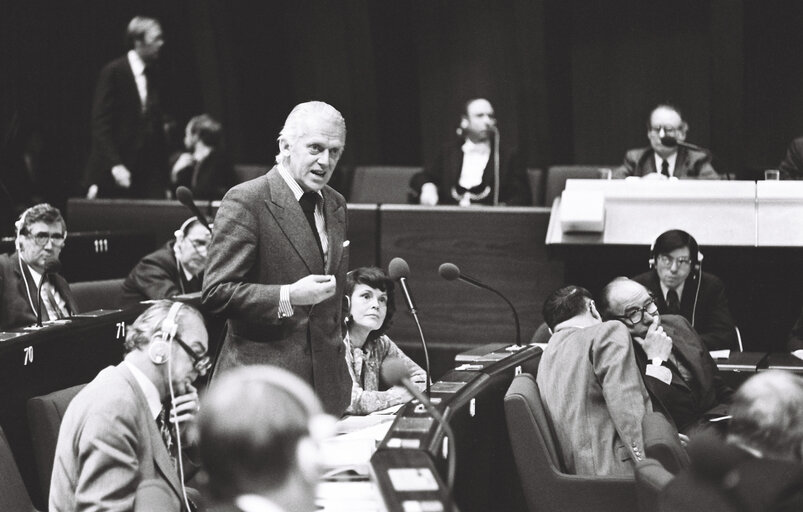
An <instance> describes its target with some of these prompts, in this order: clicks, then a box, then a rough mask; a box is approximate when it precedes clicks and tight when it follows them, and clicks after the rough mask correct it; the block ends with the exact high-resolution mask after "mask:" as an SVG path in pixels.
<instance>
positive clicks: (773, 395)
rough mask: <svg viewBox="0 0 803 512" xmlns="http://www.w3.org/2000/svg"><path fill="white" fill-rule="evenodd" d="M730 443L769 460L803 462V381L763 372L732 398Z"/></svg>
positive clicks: (789, 375)
mask: <svg viewBox="0 0 803 512" xmlns="http://www.w3.org/2000/svg"><path fill="white" fill-rule="evenodd" d="M730 413H731V415H732V416H733V418H732V419H731V420H730V424H729V425H728V442H730V443H733V444H736V445H738V446H741V447H742V448H744V449H746V450H747V451H749V452H751V453H753V454H755V455H758V456H761V457H765V458H768V459H781V460H790V461H793V462H798V463H803V378H801V377H800V376H798V375H794V374H792V373H789V372H784V371H780V370H777V371H768V372H761V373H759V374H757V375H755V376H754V377H751V378H750V379H748V380H747V381H746V382H745V383H744V384H742V386H741V387H740V388H739V389H738V391H737V392H736V394H734V395H733V402H732V403H731V406H730Z"/></svg>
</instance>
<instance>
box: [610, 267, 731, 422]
mask: <svg viewBox="0 0 803 512" xmlns="http://www.w3.org/2000/svg"><path fill="white" fill-rule="evenodd" d="M600 309H601V312H602V315H603V317H604V318H606V319H607V320H618V321H619V322H621V323H622V324H624V325H625V326H626V327H627V330H628V331H629V332H630V336H631V338H632V344H633V347H634V349H635V355H636V363H637V364H638V368H639V370H640V371H641V374H642V376H643V378H644V383H645V384H646V386H647V389H648V390H649V392H650V397H651V398H652V403H653V405H654V406H655V408H656V410H657V411H661V412H663V413H664V414H665V415H666V416H667V418H669V419H670V420H672V421H673V422H674V423H675V426H676V427H677V429H678V432H680V433H681V434H686V435H690V434H693V433H695V432H696V431H697V430H698V429H700V428H702V427H705V426H707V425H708V420H709V419H711V418H714V417H718V416H722V415H724V414H726V413H727V403H728V402H729V401H730V397H731V393H732V391H731V389H730V388H729V387H728V386H727V385H726V384H725V383H724V382H723V380H722V377H720V375H719V370H718V369H717V365H716V364H715V363H714V360H713V359H711V355H710V354H709V353H708V349H707V348H706V347H705V345H704V344H703V342H702V340H701V339H700V336H698V335H697V333H696V332H695V331H694V329H693V328H692V326H691V324H690V323H689V321H688V320H686V319H685V318H683V317H682V316H680V315H659V314H658V305H657V304H656V302H655V298H653V296H652V295H650V293H649V292H648V291H647V289H646V288H645V287H644V286H643V285H641V284H639V283H637V282H635V281H631V280H630V279H627V278H617V279H614V280H613V281H611V282H610V283H608V285H607V286H606V287H605V288H604V289H603V291H602V295H601V297H600Z"/></svg>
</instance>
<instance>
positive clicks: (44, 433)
mask: <svg viewBox="0 0 803 512" xmlns="http://www.w3.org/2000/svg"><path fill="white" fill-rule="evenodd" d="M84 386H85V384H79V385H78V386H73V387H70V388H66V389H61V390H59V391H54V392H52V393H48V394H47V395H42V396H35V397H33V398H31V399H30V400H28V427H29V428H30V431H31V441H32V443H33V453H34V458H35V459H36V472H37V476H38V477H39V490H40V492H41V495H42V497H43V498H44V500H43V503H47V502H48V496H49V495H50V476H51V474H52V473H53V459H54V458H55V457H56V443H57V442H58V439H59V428H60V427H61V420H62V418H64V412H65V411H66V410H67V406H68V405H70V402H71V401H72V399H73V398H75V395H77V394H78V392H79V391H81V389H83V387H84Z"/></svg>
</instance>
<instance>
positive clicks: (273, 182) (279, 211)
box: [265, 167, 342, 274]
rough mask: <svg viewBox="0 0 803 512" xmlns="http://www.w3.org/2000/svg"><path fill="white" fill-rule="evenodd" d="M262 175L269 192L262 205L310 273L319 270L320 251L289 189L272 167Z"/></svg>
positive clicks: (321, 268)
mask: <svg viewBox="0 0 803 512" xmlns="http://www.w3.org/2000/svg"><path fill="white" fill-rule="evenodd" d="M265 179H266V180H267V183H268V194H266V195H269V197H268V199H266V200H265V205H266V206H267V208H268V210H269V211H270V213H271V215H273V217H274V218H275V219H276V224H277V225H278V226H279V229H281V230H282V232H283V233H284V236H286V237H287V240H288V241H289V242H290V244H291V245H292V246H293V248H294V249H295V250H296V252H297V253H298V255H299V256H300V257H301V259H302V260H303V261H304V264H305V265H306V266H307V269H308V270H309V271H310V272H311V273H313V274H317V273H321V272H323V271H324V268H323V257H322V256H321V251H320V250H319V249H318V244H317V243H316V242H315V238H314V236H313V235H312V232H311V231H310V226H309V224H308V223H307V218H306V217H305V216H304V212H303V211H302V210H301V205H300V204H298V201H297V200H296V198H295V196H294V195H293V191H292V190H290V187H288V186H287V183H285V181H284V178H282V176H281V175H280V174H279V171H278V169H276V167H274V168H273V169H271V170H270V171H269V172H268V174H267V175H266V176H265ZM327 220H328V219H327ZM341 244H342V241H341ZM341 249H342V248H341ZM330 253H331V247H330Z"/></svg>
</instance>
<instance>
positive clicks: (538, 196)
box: [527, 169, 544, 206]
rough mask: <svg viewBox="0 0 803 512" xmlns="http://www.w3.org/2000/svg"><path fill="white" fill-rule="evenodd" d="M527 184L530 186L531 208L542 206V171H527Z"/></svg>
mask: <svg viewBox="0 0 803 512" xmlns="http://www.w3.org/2000/svg"><path fill="white" fill-rule="evenodd" d="M527 182H528V183H529V184H530V198H531V200H530V202H531V204H532V205H533V206H543V205H544V171H543V169H527Z"/></svg>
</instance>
